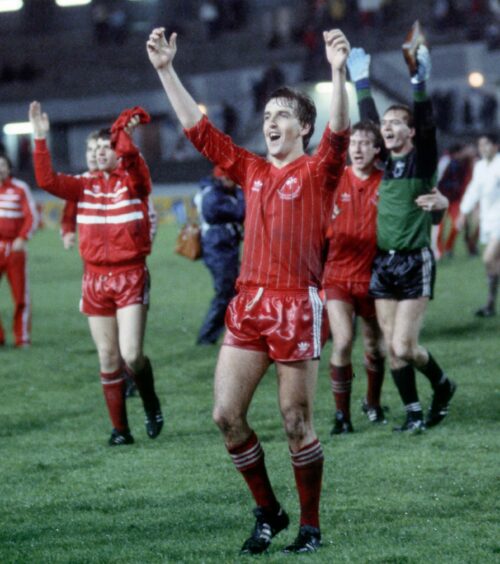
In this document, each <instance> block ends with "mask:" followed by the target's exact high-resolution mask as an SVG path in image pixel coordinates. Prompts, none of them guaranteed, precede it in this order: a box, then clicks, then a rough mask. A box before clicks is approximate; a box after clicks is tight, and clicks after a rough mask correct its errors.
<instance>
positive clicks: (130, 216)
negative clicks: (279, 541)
mask: <svg viewBox="0 0 500 564" xmlns="http://www.w3.org/2000/svg"><path fill="white" fill-rule="evenodd" d="M141 219H144V213H143V212H142V211H135V212H130V213H123V214H120V215H106V216H104V215H83V214H78V215H77V216H76V222H77V223H81V224H87V225H88V224H103V223H131V222H132V221H139V220H141Z"/></svg>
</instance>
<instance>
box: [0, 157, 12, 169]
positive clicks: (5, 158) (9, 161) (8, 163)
mask: <svg viewBox="0 0 500 564" xmlns="http://www.w3.org/2000/svg"><path fill="white" fill-rule="evenodd" d="M0 159H3V160H4V161H5V162H6V163H7V166H8V167H9V172H12V161H11V160H10V158H9V157H8V155H7V154H6V153H0Z"/></svg>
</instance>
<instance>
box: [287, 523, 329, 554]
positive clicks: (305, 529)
mask: <svg viewBox="0 0 500 564" xmlns="http://www.w3.org/2000/svg"><path fill="white" fill-rule="evenodd" d="M320 546H321V533H320V530H319V529H317V528H316V527H310V526H309V525H302V527H300V529H299V534H298V535H297V538H296V539H295V540H294V541H293V543H292V544H289V545H288V546H287V547H286V548H284V549H283V552H284V553H286V554H304V553H305V552H316V551H317V550H318V548H319V547H320Z"/></svg>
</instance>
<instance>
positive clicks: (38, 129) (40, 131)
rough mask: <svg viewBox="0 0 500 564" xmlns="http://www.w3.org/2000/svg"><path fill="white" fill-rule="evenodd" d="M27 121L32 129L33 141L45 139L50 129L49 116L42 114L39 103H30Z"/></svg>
mask: <svg viewBox="0 0 500 564" xmlns="http://www.w3.org/2000/svg"><path fill="white" fill-rule="evenodd" d="M29 119H30V123H31V126H32V127H33V134H34V137H35V139H45V138H46V137H47V133H48V132H49V129H50V123H49V116H48V115H47V114H46V113H45V112H42V105H41V104H40V102H36V101H35V102H31V104H30V109H29Z"/></svg>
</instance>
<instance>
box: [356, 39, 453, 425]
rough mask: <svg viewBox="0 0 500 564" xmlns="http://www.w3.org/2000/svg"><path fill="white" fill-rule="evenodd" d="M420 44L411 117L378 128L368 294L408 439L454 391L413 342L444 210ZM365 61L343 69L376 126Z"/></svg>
mask: <svg viewBox="0 0 500 564" xmlns="http://www.w3.org/2000/svg"><path fill="white" fill-rule="evenodd" d="M414 30H415V28H414ZM417 33H418V32H417ZM420 39H421V41H420V42H417V45H416V46H415V47H414V48H413V49H412V50H406V53H405V60H406V63H407V66H408V69H409V71H410V77H411V85H412V89H413V111H412V110H411V109H410V108H409V107H408V106H405V105H403V104H395V105H392V106H390V107H389V108H388V109H387V110H386V111H385V113H384V114H383V116H382V120H381V124H380V127H381V133H382V137H383V139H384V144H385V149H386V151H387V154H388V156H387V159H386V162H385V167H384V176H383V179H382V182H381V184H380V190H379V201H378V212H377V247H378V250H377V255H376V257H375V260H374V262H373V267H372V277H371V281H370V294H371V295H372V296H373V297H374V298H375V306H376V312H377V319H378V322H379V324H380V326H381V328H382V331H383V333H384V338H385V341H386V346H387V351H388V356H389V360H390V367H391V373H392V376H393V379H394V382H395V384H396V387H397V389H398V391H399V394H400V396H401V399H402V401H403V404H404V406H405V410H406V420H405V422H404V423H403V424H402V425H401V426H400V427H396V428H395V430H398V431H407V432H410V433H418V432H421V431H423V430H424V429H425V428H426V427H431V426H434V425H437V424H438V423H440V422H441V421H442V420H443V419H444V417H445V416H446V415H447V413H448V408H449V403H450V400H451V398H452V396H453V394H454V392H455V389H456V385H455V383H453V382H452V381H451V380H450V379H449V378H448V377H447V376H446V374H445V373H444V372H443V370H442V369H441V367H440V366H439V365H438V363H437V362H436V361H435V359H434V358H433V356H432V355H431V354H430V353H429V351H428V350H427V349H425V348H424V347H422V346H421V345H420V344H419V333H420V328H421V326H422V323H423V320H424V316H425V312H426V309H427V305H428V303H429V300H430V299H432V297H433V286H434V280H435V270H436V269H435V260H434V256H433V253H432V250H431V240H430V233H431V226H432V224H433V223H439V221H440V220H441V217H442V214H443V210H444V209H445V208H446V207H447V204H448V202H447V199H446V198H444V196H442V195H441V194H440V193H439V191H438V190H437V189H436V188H434V186H435V172H436V166H437V143H436V129H435V124H434V120H433V116H432V106H431V102H430V99H429V98H428V96H427V92H426V82H427V80H428V79H429V76H430V71H431V58H430V53H429V50H428V49H427V47H426V45H425V43H424V41H423V36H420ZM418 43H419V44H418ZM369 63H370V56H369V55H367V54H366V53H365V52H364V50H363V49H353V50H352V53H351V56H350V60H349V71H350V73H351V79H352V80H353V81H354V82H355V85H356V92H357V96H358V103H359V107H360V112H361V119H372V120H374V121H378V113H377V110H376V108H375V105H374V103H373V98H372V97H371V94H370V83H369ZM415 369H416V370H418V371H419V372H421V373H422V374H424V375H425V376H426V377H427V378H428V379H429V381H430V384H431V386H432V388H433V391H434V394H433V398H432V403H431V406H430V407H429V411H428V415H427V418H426V420H425V421H424V416H423V410H422V406H421V404H420V400H419V396H418V392H417V386H416V376H415Z"/></svg>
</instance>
